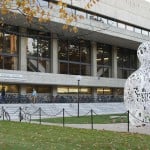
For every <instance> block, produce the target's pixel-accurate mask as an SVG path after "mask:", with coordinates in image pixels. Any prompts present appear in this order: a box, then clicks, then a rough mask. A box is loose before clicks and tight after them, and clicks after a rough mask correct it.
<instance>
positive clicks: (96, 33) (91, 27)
mask: <svg viewBox="0 0 150 150" xmlns="http://www.w3.org/2000/svg"><path fill="white" fill-rule="evenodd" d="M68 2H69V3H70V0H69V1H68ZM141 2H143V1H141V0H132V1H131V0H112V1H110V0H101V1H100V2H99V3H98V4H96V5H94V6H93V7H92V8H91V11H93V12H97V13H99V14H102V15H105V16H109V17H112V18H116V19H118V20H120V21H125V22H128V23H131V24H134V25H137V26H140V27H145V28H148V29H149V25H150V21H149V19H150V16H149V15H148V13H149V9H148V6H150V5H149V4H148V3H146V2H143V3H142V4H141ZM73 4H74V5H76V6H78V7H79V6H80V7H83V8H84V6H82V3H81V2H80V1H76V0H73ZM17 21H18V20H17ZM17 21H16V23H19V24H18V25H20V26H22V23H21V22H20V21H18V22H17ZM52 22H53V23H56V24H54V25H58V26H57V27H58V30H57V31H56V30H52V31H50V32H52V37H51V39H50V41H51V56H52V57H51V73H50V71H49V73H41V72H29V71H28V72H27V71H26V69H27V58H26V37H21V36H20V37H19V70H18V71H17V70H4V69H1V70H0V82H1V83H3V84H6V83H9V84H18V85H21V87H20V89H21V93H25V86H24V85H27V84H28V85H49V86H51V87H52V88H53V91H52V93H53V95H56V94H57V92H56V91H57V87H59V86H76V87H77V80H78V79H77V75H65V74H58V41H57V40H58V39H59V37H57V35H59V34H61V33H63V36H64V38H65V37H67V38H68V39H69V38H72V37H73V36H75V37H78V35H80V34H83V35H85V36H82V38H84V39H86V40H89V41H90V43H91V45H92V46H91V47H92V48H91V49H92V52H91V58H92V59H91V64H92V65H93V68H92V73H91V76H82V79H81V80H80V86H82V87H90V88H92V90H93V93H92V94H93V95H96V94H95V93H96V88H98V87H110V88H123V87H124V83H125V81H126V80H125V79H119V78H117V54H116V53H117V52H116V51H117V50H116V48H117V47H118V46H123V47H125V48H131V49H134V50H136V49H137V47H138V45H139V43H140V42H143V41H145V40H150V37H149V36H145V35H142V34H139V33H135V32H132V31H127V30H125V29H120V28H117V27H114V26H110V25H108V24H104V23H101V22H98V21H96V20H90V19H87V18H85V19H84V20H79V21H78V22H76V26H77V27H78V28H79V32H78V33H76V34H74V33H70V32H69V33H68V32H67V31H66V32H65V31H63V30H62V28H61V27H62V24H61V23H63V22H64V21H63V20H61V19H60V18H56V17H55V16H53V18H52ZM8 23H10V22H9V21H8ZM12 24H13V22H12ZM14 25H15V23H14ZM31 26H32V25H31ZM45 26H46V27H47V29H48V28H49V27H51V26H50V25H47V24H46V25H45ZM34 27H35V25H34ZM36 28H38V27H37V26H36ZM52 29H53V27H52ZM20 30H21V28H20ZM87 32H88V33H89V32H91V34H89V35H87V34H86V33H87ZM97 42H102V43H107V44H111V45H112V46H113V53H112V60H113V61H112V78H106V77H98V76H97V70H96V69H97V67H96V65H97V64H96V60H95V59H96V43H97Z"/></svg>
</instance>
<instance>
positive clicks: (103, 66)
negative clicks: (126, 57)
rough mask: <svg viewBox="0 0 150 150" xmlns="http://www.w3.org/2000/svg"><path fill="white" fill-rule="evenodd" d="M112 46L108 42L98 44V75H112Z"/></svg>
mask: <svg viewBox="0 0 150 150" xmlns="http://www.w3.org/2000/svg"><path fill="white" fill-rule="evenodd" d="M111 57H112V46H111V45H107V44H102V43H98V44H97V75H98V76H99V77H111V76H112V69H111V68H112V67H111V66H112V63H111V62H112V59H111Z"/></svg>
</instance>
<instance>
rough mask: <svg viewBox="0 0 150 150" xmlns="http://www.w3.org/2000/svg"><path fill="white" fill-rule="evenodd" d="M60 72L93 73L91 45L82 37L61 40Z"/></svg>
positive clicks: (59, 49) (59, 52) (59, 51)
mask: <svg viewBox="0 0 150 150" xmlns="http://www.w3.org/2000/svg"><path fill="white" fill-rule="evenodd" d="M58 58H59V72H60V73H62V74H74V75H91V47H90V42H89V41H84V40H80V39H74V40H66V41H65V40H59V48H58Z"/></svg>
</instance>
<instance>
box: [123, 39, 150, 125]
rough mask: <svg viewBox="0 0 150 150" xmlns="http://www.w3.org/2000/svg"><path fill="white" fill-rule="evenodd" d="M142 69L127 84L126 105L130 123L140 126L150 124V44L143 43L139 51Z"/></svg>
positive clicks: (131, 76) (134, 73) (147, 42)
mask: <svg viewBox="0 0 150 150" xmlns="http://www.w3.org/2000/svg"><path fill="white" fill-rule="evenodd" d="M137 56H138V59H139V61H140V67H139V69H138V70H136V71H135V72H133V73H132V74H131V75H130V76H129V77H128V79H127V80H126V83H125V88H124V103H125V106H126V108H127V110H129V121H130V123H131V124H132V125H135V126H140V125H146V124H148V123H150V42H149V41H146V42H143V43H142V44H141V45H140V46H139V47H138V50H137Z"/></svg>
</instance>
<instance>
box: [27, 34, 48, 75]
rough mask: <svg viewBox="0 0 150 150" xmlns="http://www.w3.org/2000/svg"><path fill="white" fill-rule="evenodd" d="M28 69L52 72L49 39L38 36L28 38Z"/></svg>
mask: <svg viewBox="0 0 150 150" xmlns="http://www.w3.org/2000/svg"><path fill="white" fill-rule="evenodd" d="M26 49H27V70H28V71H33V72H50V42H49V39H46V38H41V37H38V32H37V36H36V35H35V36H33V37H29V38H28V39H27V48H26Z"/></svg>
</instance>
